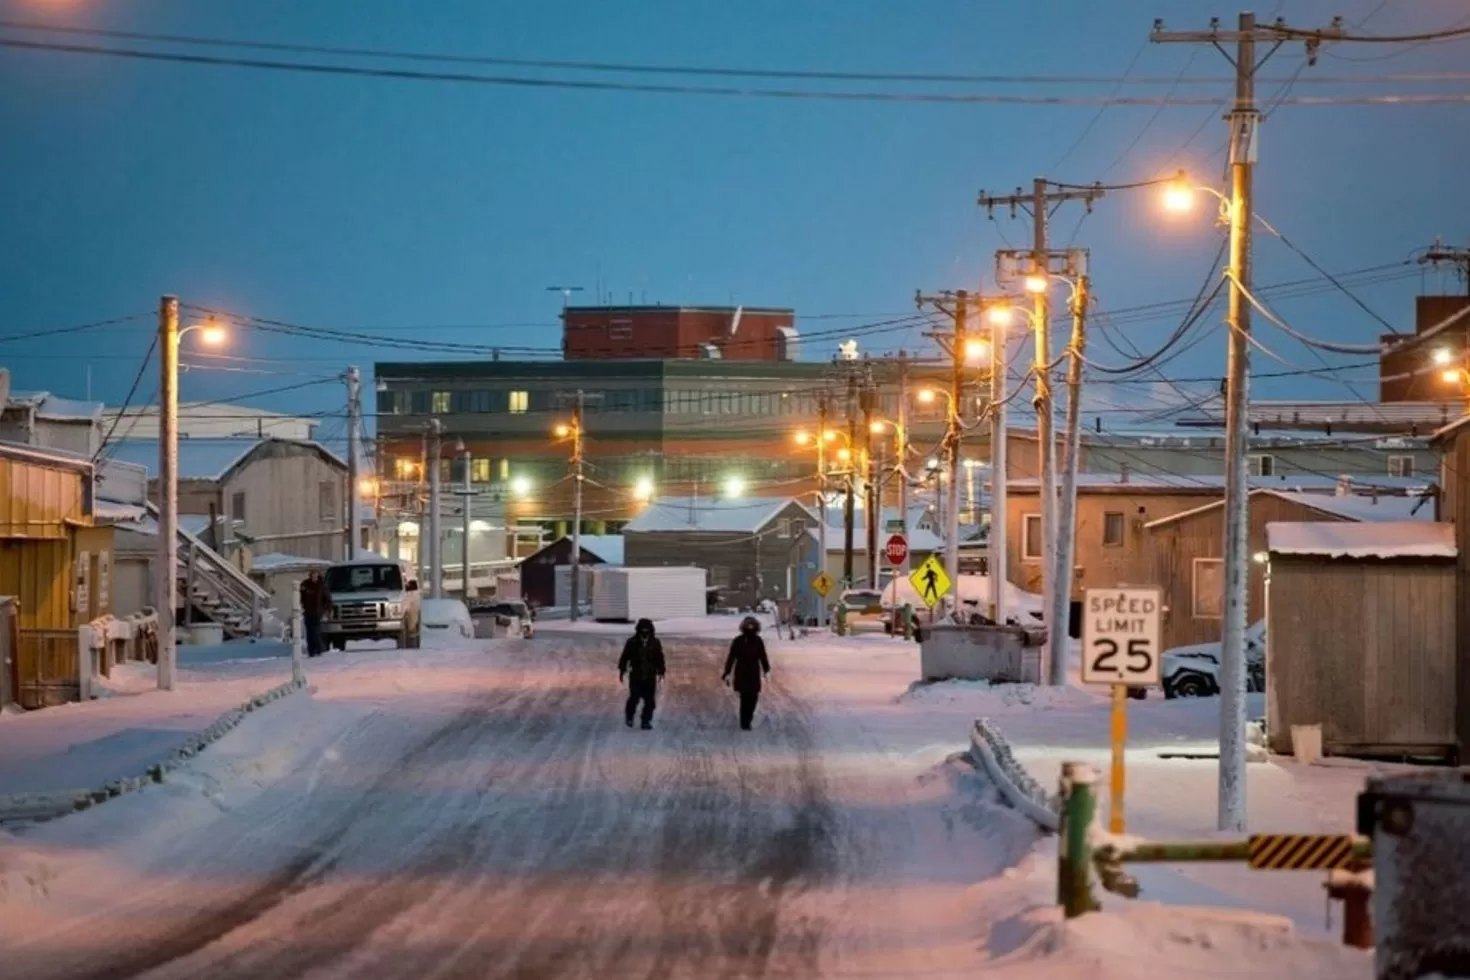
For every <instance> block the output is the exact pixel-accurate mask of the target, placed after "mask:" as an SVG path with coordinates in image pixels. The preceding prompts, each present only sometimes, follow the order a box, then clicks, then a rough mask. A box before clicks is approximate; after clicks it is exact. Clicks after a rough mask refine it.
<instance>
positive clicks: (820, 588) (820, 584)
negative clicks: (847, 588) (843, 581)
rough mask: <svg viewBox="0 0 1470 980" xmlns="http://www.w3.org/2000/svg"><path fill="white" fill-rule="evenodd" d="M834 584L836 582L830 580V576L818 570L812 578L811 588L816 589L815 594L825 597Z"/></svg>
mask: <svg viewBox="0 0 1470 980" xmlns="http://www.w3.org/2000/svg"><path fill="white" fill-rule="evenodd" d="M836 584H837V583H836V582H834V581H832V576H830V575H828V574H827V573H826V572H818V573H817V577H816V578H814V579H812V588H814V589H816V590H817V595H819V596H821V597H822V598H823V599H825V598H827V593H829V592H831V591H832V587H833V586H834V585H836Z"/></svg>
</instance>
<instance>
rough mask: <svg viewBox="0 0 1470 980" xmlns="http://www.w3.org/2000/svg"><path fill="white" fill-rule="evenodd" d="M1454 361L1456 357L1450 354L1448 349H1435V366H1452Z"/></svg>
mask: <svg viewBox="0 0 1470 980" xmlns="http://www.w3.org/2000/svg"><path fill="white" fill-rule="evenodd" d="M1454 360H1455V355H1454V354H1452V353H1450V351H1449V349H1448V348H1446V347H1437V348H1435V351H1434V363H1435V364H1452V363H1454Z"/></svg>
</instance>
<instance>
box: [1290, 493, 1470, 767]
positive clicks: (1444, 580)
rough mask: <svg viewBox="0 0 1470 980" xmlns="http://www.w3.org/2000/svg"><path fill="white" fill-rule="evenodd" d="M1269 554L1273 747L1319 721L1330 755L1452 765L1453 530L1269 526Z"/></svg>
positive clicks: (1456, 704)
mask: <svg viewBox="0 0 1470 980" xmlns="http://www.w3.org/2000/svg"><path fill="white" fill-rule="evenodd" d="M1266 548H1267V554H1268V559H1269V564H1268V566H1267V567H1268V569H1269V571H1268V573H1267V575H1266V600H1265V610H1266V636H1267V637H1268V638H1269V639H1268V642H1267V645H1266V711H1267V726H1266V727H1267V732H1268V738H1269V739H1270V743H1271V749H1272V750H1273V751H1275V752H1281V753H1287V752H1291V751H1292V748H1293V747H1292V731H1291V729H1292V726H1293V725H1320V726H1321V729H1322V748H1323V751H1324V752H1326V753H1327V754H1328V755H1366V756H1383V755H1394V756H1398V755H1428V756H1438V757H1447V758H1450V759H1454V758H1455V757H1456V756H1457V755H1458V753H1459V747H1460V745H1461V744H1462V738H1461V737H1460V735H1459V734H1458V729H1457V717H1456V716H1457V714H1462V713H1464V712H1463V710H1462V709H1461V707H1460V706H1461V705H1462V704H1464V702H1463V701H1461V700H1460V699H1459V698H1458V697H1457V695H1456V689H1455V688H1456V673H1457V667H1456V663H1455V660H1456V657H1455V630H1456V616H1455V602H1454V598H1455V590H1456V574H1455V568H1456V560H1457V556H1458V549H1457V548H1456V546H1455V528H1454V527H1453V526H1451V525H1449V524H1441V523H1436V522H1429V521H1373V522H1350V521H1338V522H1321V521H1317V522H1275V521H1273V522H1270V523H1268V524H1267V525H1266ZM1466 707H1467V708H1470V705H1466Z"/></svg>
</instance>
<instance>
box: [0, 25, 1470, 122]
mask: <svg viewBox="0 0 1470 980" xmlns="http://www.w3.org/2000/svg"><path fill="white" fill-rule="evenodd" d="M0 48H11V49H15V50H22V51H47V52H54V53H59V54H76V55H88V56H94V57H109V58H126V59H131V60H135V61H151V62H162V63H171V64H183V65H197V66H208V67H224V68H251V69H257V70H263V71H283V72H296V73H299V74H309V75H336V76H344V77H355V78H377V79H391V80H396V81H415V82H448V83H457V84H472V85H490V86H499V87H511V88H524V89H542V90H549V89H570V90H580V91H589V92H622V93H636V94H655V95H696V96H730V97H742V98H767V99H784V100H796V99H810V100H817V101H831V102H882V103H932V104H947V105H1053V106H1079V105H1087V106H1102V105H1134V106H1157V105H1199V106H1204V105H1216V104H1217V103H1218V101H1219V100H1218V99H1210V98H1195V97H1185V98H1181V97H1179V96H1169V97H1158V96H1108V97H1103V96H1087V95H1001V94H995V93H939V92H864V91H838V90H821V89H790V88H739V87H735V86H718V85H663V84H653V83H643V82H612V81H601V80H587V79H570V78H534V77H530V76H522V75H485V74H473V73H469V72H448V71H438V72H430V71H414V70H408V69H401V68H384V67H359V66H354V65H331V64H324V63H320V62H307V61H271V60H266V59H261V58H240V57H226V56H216V55H202V54H188V53H182V52H164V51H146V50H142V49H137V48H115V47H103V46H100V45H87V44H62V43H57V42H45V41H24V40H20V39H18V38H0ZM1285 104H1288V105H1314V106H1390V105H1392V106H1401V105H1464V104H1470V92H1467V93H1463V94H1460V93H1425V94H1412V93H1411V94H1378V95H1321V96H1305V95H1304V96H1297V97H1295V98H1292V99H1289V100H1286V103H1285Z"/></svg>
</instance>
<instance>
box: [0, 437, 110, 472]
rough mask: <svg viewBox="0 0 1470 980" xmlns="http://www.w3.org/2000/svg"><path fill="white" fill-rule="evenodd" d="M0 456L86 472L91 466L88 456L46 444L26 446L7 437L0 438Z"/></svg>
mask: <svg viewBox="0 0 1470 980" xmlns="http://www.w3.org/2000/svg"><path fill="white" fill-rule="evenodd" d="M0 456H10V457H12V458H15V459H26V460H32V461H34V462H37V463H42V464H47V463H49V464H52V465H54V466H65V467H68V468H70V469H77V470H86V471H88V472H91V471H92V468H93V467H92V460H91V457H89V456H84V455H82V454H80V453H73V452H68V451H67V450H65V449H52V448H50V447H48V446H28V445H26V444H25V443H23V442H11V441H10V440H8V439H0Z"/></svg>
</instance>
